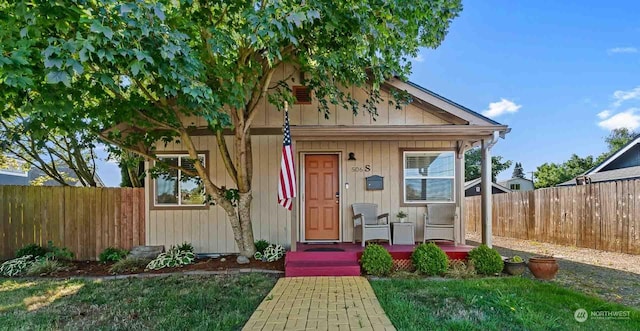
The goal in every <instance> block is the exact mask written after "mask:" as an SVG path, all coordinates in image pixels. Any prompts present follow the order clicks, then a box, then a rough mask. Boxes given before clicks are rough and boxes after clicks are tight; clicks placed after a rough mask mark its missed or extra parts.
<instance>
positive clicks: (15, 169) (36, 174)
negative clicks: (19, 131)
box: [0, 158, 105, 187]
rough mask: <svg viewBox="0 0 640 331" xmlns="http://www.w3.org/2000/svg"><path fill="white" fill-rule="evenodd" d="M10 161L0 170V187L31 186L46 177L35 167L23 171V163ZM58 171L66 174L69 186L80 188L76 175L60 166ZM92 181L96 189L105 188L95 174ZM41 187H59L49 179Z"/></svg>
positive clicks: (16, 160)
mask: <svg viewBox="0 0 640 331" xmlns="http://www.w3.org/2000/svg"><path fill="white" fill-rule="evenodd" d="M11 160H12V161H11V162H10V165H9V166H5V167H4V168H2V169H0V185H31V183H32V181H34V180H37V179H39V178H42V177H45V176H46V174H45V173H44V171H42V170H40V169H38V168H35V167H34V168H31V169H29V170H25V168H24V164H25V162H24V161H21V160H18V159H14V158H11ZM58 171H59V172H60V173H64V174H66V176H67V177H68V178H69V180H68V184H69V185H70V186H82V183H80V182H79V181H78V180H77V178H78V177H77V175H76V174H75V172H74V171H73V170H71V169H70V168H68V167H64V166H61V167H58ZM94 180H95V181H96V183H97V184H98V185H97V186H98V187H104V186H105V185H104V182H103V181H102V179H100V177H99V176H98V174H97V173H96V174H94ZM42 186H61V185H60V183H58V182H57V181H55V180H53V179H49V180H46V181H45V182H44V183H42Z"/></svg>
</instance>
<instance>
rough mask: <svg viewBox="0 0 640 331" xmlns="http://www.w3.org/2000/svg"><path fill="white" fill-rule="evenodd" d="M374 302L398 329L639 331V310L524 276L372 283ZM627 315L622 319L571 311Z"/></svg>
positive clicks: (397, 280) (384, 280) (385, 280)
mask: <svg viewBox="0 0 640 331" xmlns="http://www.w3.org/2000/svg"><path fill="white" fill-rule="evenodd" d="M371 286H372V287H373V289H374V291H375V293H376V296H377V297H378V300H379V301H380V304H381V305H382V307H383V308H384V311H385V312H386V313H387V315H388V316H389V318H390V319H391V322H392V323H393V325H394V326H395V327H396V328H397V329H398V330H574V329H590V330H640V311H638V310H635V309H633V308H629V307H626V306H622V305H619V304H614V303H609V302H606V301H603V300H601V299H599V298H595V297H591V296H587V295H584V294H582V293H579V292H575V291H572V290H568V289H565V288H562V287H560V286H558V285H556V284H553V283H546V282H540V281H535V280H530V279H526V278H518V277H509V278H507V277H502V278H485V279H470V280H440V279H381V280H372V281H371ZM579 308H583V309H586V310H587V311H588V312H589V314H590V313H591V311H631V313H630V315H631V316H630V318H629V319H628V320H611V319H609V320H599V319H593V318H591V317H589V319H587V321H585V322H583V323H578V322H577V321H576V319H575V318H574V312H575V311H576V310H577V309H579Z"/></svg>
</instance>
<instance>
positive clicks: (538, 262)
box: [527, 256, 558, 280]
mask: <svg viewBox="0 0 640 331" xmlns="http://www.w3.org/2000/svg"><path fill="white" fill-rule="evenodd" d="M527 265H528V266H529V270H531V273H532V274H533V276H534V277H536V278H538V279H544V280H551V279H553V278H555V277H556V273H557V272H558V261H556V259H555V258H554V257H553V256H532V257H531V258H529V263H528V264H527Z"/></svg>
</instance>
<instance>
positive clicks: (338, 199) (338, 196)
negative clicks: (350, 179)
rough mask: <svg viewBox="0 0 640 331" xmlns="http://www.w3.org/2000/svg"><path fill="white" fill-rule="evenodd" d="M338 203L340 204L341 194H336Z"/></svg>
mask: <svg viewBox="0 0 640 331" xmlns="http://www.w3.org/2000/svg"><path fill="white" fill-rule="evenodd" d="M336 203H337V204H340V192H336Z"/></svg>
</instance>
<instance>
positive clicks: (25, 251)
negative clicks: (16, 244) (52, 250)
mask: <svg viewBox="0 0 640 331" xmlns="http://www.w3.org/2000/svg"><path fill="white" fill-rule="evenodd" d="M45 254H47V250H46V249H44V248H43V247H42V246H40V245H38V244H29V245H27V246H24V247H22V248H20V249H18V250H17V251H16V257H23V256H27V255H31V256H32V257H39V256H44V255H45Z"/></svg>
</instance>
